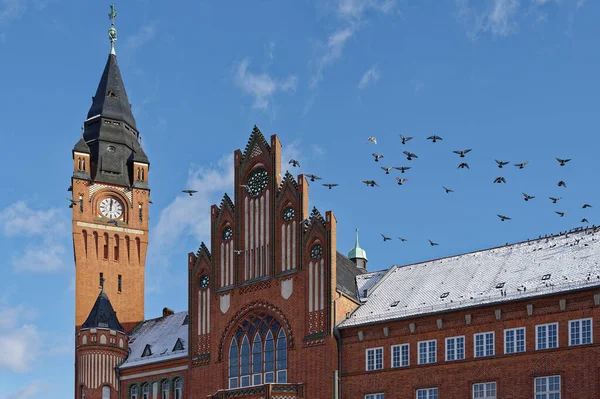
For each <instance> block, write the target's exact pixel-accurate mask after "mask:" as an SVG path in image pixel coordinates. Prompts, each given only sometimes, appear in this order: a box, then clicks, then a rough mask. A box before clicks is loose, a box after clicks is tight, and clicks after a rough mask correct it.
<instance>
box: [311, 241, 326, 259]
mask: <svg viewBox="0 0 600 399" xmlns="http://www.w3.org/2000/svg"><path fill="white" fill-rule="evenodd" d="M321 256H323V246H322V245H321V244H315V245H313V246H312V248H311V249H310V257H311V258H313V259H319V258H320V257H321Z"/></svg>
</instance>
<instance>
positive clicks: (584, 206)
mask: <svg viewBox="0 0 600 399" xmlns="http://www.w3.org/2000/svg"><path fill="white" fill-rule="evenodd" d="M591 207H592V206H591V205H590V204H583V206H582V208H583V209H585V208H591Z"/></svg>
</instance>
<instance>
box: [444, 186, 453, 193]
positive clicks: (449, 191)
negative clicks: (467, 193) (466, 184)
mask: <svg viewBox="0 0 600 399" xmlns="http://www.w3.org/2000/svg"><path fill="white" fill-rule="evenodd" d="M442 188H443V189H444V190H446V194H448V193H453V192H454V190H451V189H449V188H447V187H444V186H442Z"/></svg>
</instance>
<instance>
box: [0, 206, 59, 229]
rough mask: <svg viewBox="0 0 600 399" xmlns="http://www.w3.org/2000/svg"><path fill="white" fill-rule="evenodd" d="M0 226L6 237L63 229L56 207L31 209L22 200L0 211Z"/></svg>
mask: <svg viewBox="0 0 600 399" xmlns="http://www.w3.org/2000/svg"><path fill="white" fill-rule="evenodd" d="M0 226H2V229H3V231H4V234H5V235H6V236H8V237H13V236H19V235H24V236H31V235H41V234H45V233H47V232H50V231H53V232H56V229H57V228H58V229H59V230H61V231H64V229H65V227H66V226H65V223H64V222H63V220H62V219H61V218H60V217H59V212H58V210H57V209H48V210H33V209H31V208H29V206H27V204H26V203H25V202H24V201H17V202H15V203H13V204H11V205H9V206H8V207H7V208H5V209H4V210H2V211H1V212H0Z"/></svg>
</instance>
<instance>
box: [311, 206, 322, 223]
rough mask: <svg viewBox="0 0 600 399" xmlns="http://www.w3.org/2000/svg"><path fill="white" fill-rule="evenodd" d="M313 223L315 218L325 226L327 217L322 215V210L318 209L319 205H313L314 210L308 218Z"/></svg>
mask: <svg viewBox="0 0 600 399" xmlns="http://www.w3.org/2000/svg"><path fill="white" fill-rule="evenodd" d="M308 219H309V220H310V222H311V223H312V221H313V220H318V221H319V222H321V223H322V224H323V226H325V218H324V217H323V215H321V212H319V210H318V209H317V207H313V209H312V212H311V213H310V217H309V218H308Z"/></svg>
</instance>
